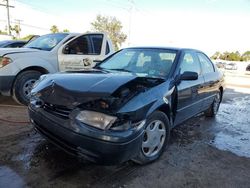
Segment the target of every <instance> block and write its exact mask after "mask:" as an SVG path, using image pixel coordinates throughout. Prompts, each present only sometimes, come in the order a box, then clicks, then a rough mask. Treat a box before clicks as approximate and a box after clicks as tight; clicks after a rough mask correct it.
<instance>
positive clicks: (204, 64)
mask: <svg viewBox="0 0 250 188" xmlns="http://www.w3.org/2000/svg"><path fill="white" fill-rule="evenodd" d="M198 58H199V61H200V62H201V68H202V72H203V74H207V73H211V72H214V66H213V64H212V62H211V61H210V60H209V59H208V57H207V56H205V55H204V54H202V53H198Z"/></svg>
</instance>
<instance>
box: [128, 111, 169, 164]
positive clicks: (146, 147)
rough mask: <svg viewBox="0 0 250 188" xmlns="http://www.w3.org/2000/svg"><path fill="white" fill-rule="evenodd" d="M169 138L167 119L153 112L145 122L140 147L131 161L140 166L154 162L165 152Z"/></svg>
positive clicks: (161, 113)
mask: <svg viewBox="0 0 250 188" xmlns="http://www.w3.org/2000/svg"><path fill="white" fill-rule="evenodd" d="M164 131H165V133H164ZM157 138H158V139H157ZM169 138H170V123H169V119H168V117H167V116H166V114H164V113H163V112H160V111H155V112H153V113H152V114H151V115H150V116H149V117H148V118H147V120H146V126H145V128H144V134H143V138H142V141H141V147H140V148H139V151H138V154H137V156H136V157H135V158H134V159H132V160H133V161H134V162H135V163H138V164H141V165H142V164H147V163H151V162H153V161H155V160H156V159H158V158H159V157H160V156H161V154H162V153H163V151H164V150H165V148H166V146H167V145H168V142H169Z"/></svg>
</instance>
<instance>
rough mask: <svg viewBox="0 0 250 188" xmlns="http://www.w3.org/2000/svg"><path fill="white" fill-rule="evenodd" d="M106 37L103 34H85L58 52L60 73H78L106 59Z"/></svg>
mask: <svg viewBox="0 0 250 188" xmlns="http://www.w3.org/2000/svg"><path fill="white" fill-rule="evenodd" d="M105 47H106V37H105V36H104V35H103V34H84V35H81V36H79V37H77V38H75V39H73V40H71V41H69V42H67V43H66V44H64V45H63V46H62V47H61V48H60V49H59V50H58V61H59V70H60V71H76V70H80V69H83V68H87V67H93V66H94V64H93V61H99V60H102V59H103V58H104V57H105Z"/></svg>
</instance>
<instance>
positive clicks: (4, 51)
mask: <svg viewBox="0 0 250 188" xmlns="http://www.w3.org/2000/svg"><path fill="white" fill-rule="evenodd" d="M38 51H40V50H37V49H32V48H0V56H4V55H9V54H15V53H30V52H38Z"/></svg>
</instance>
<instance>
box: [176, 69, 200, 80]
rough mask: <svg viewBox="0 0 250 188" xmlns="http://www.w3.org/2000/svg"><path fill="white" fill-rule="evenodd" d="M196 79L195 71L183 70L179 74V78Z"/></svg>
mask: <svg viewBox="0 0 250 188" xmlns="http://www.w3.org/2000/svg"><path fill="white" fill-rule="evenodd" d="M197 79H198V73H197V72H190V71H185V72H184V73H182V74H181V76H180V80H197Z"/></svg>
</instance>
